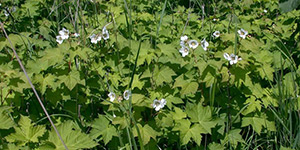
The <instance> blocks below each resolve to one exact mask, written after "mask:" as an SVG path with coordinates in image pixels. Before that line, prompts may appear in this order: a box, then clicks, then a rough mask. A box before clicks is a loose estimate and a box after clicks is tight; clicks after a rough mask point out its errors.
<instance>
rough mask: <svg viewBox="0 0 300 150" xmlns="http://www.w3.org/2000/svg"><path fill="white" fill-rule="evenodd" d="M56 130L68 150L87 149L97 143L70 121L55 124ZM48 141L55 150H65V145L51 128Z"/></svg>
mask: <svg viewBox="0 0 300 150" xmlns="http://www.w3.org/2000/svg"><path fill="white" fill-rule="evenodd" d="M57 130H58V132H59V133H60V135H61V136H62V139H63V140H64V142H65V144H66V146H67V147H68V149H69V150H75V149H89V148H93V147H95V146H97V145H98V143H96V142H95V141H93V140H92V139H91V138H90V137H89V136H88V135H87V134H85V133H82V132H81V129H80V128H79V127H78V126H76V125H75V124H74V122H72V121H66V122H64V123H62V124H60V125H59V126H57ZM48 141H49V142H51V143H53V144H54V145H55V150H65V147H64V146H63V144H62V142H61V141H60V139H59V138H58V136H57V134H56V132H55V131H54V130H53V129H52V130H51V132H50V133H49V138H48Z"/></svg>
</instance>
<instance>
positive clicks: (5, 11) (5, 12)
mask: <svg viewBox="0 0 300 150" xmlns="http://www.w3.org/2000/svg"><path fill="white" fill-rule="evenodd" d="M7 10H8V9H7ZM7 10H4V12H3V13H4V15H5V16H6V17H8V16H9V13H8V11H7Z"/></svg>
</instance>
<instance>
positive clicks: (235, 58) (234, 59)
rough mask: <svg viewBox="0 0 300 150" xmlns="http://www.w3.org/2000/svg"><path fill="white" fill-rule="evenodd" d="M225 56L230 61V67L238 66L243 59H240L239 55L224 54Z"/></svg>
mask: <svg viewBox="0 0 300 150" xmlns="http://www.w3.org/2000/svg"><path fill="white" fill-rule="evenodd" d="M223 56H224V58H225V59H227V60H228V61H229V63H230V65H233V64H236V63H237V62H238V61H239V60H242V58H239V57H238V56H237V55H234V54H231V55H229V54H227V53H224V55H223Z"/></svg>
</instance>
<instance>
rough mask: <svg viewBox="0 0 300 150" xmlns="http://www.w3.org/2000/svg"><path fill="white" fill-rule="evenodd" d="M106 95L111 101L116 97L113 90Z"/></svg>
mask: <svg viewBox="0 0 300 150" xmlns="http://www.w3.org/2000/svg"><path fill="white" fill-rule="evenodd" d="M108 97H109V99H110V101H111V102H113V101H114V100H115V99H116V94H115V93H114V92H109V94H108Z"/></svg>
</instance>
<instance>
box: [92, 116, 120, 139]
mask: <svg viewBox="0 0 300 150" xmlns="http://www.w3.org/2000/svg"><path fill="white" fill-rule="evenodd" d="M92 127H93V129H92V130H91V132H90V136H91V137H92V138H93V139H96V138H98V137H99V136H100V135H101V136H102V137H101V138H102V139H103V141H104V143H105V144H107V143H108V142H109V141H110V140H111V139H112V137H113V136H118V134H117V130H116V128H115V127H114V126H112V125H110V124H109V120H108V119H107V118H105V116H103V115H99V117H98V118H97V119H95V120H94V121H93V122H92Z"/></svg>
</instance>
